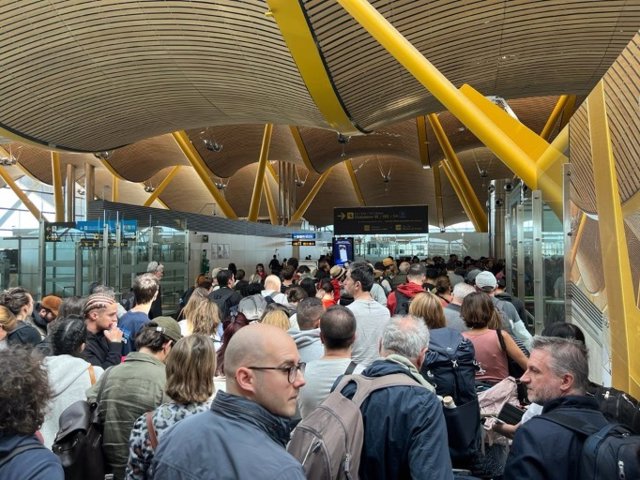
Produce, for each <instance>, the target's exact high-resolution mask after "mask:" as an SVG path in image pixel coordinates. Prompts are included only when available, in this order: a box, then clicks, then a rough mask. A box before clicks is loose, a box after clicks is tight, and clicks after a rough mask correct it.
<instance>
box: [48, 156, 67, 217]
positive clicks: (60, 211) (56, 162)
mask: <svg viewBox="0 0 640 480" xmlns="http://www.w3.org/2000/svg"><path fill="white" fill-rule="evenodd" d="M51 177H52V179H53V200H54V201H53V203H54V206H55V209H56V222H64V198H63V197H62V170H61V169H60V154H59V153H58V152H51Z"/></svg>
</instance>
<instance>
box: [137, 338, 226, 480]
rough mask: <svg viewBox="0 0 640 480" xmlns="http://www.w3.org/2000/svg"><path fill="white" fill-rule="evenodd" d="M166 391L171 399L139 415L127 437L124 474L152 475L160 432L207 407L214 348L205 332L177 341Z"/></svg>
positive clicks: (214, 366)
mask: <svg viewBox="0 0 640 480" xmlns="http://www.w3.org/2000/svg"><path fill="white" fill-rule="evenodd" d="M166 367H167V384H166V392H167V395H168V396H169V397H170V398H171V400H172V401H170V402H167V403H164V404H162V405H160V406H159V407H158V408H156V409H155V410H154V411H153V412H147V413H146V414H144V415H142V416H140V417H139V418H138V419H137V420H136V422H135V423H134V425H133V430H131V435H130V437H129V460H128V462H127V470H126V478H127V479H129V480H138V479H145V478H153V472H152V471H151V463H152V461H153V455H154V450H155V448H156V445H157V442H158V440H161V439H162V434H163V433H164V432H165V431H166V430H167V429H168V428H169V427H170V426H172V425H173V424H175V423H177V422H179V421H180V420H182V419H183V418H186V417H189V416H191V415H194V414H196V413H199V412H203V411H206V410H209V408H210V405H211V400H212V398H213V393H214V390H215V388H214V384H213V377H214V375H215V371H216V352H215V349H214V348H213V344H212V343H211V340H210V339H209V338H208V337H207V336H205V335H198V334H194V335H190V336H188V337H184V338H182V339H180V340H178V341H177V342H176V344H175V345H174V346H173V348H172V349H171V351H170V353H169V355H168V357H167V361H166Z"/></svg>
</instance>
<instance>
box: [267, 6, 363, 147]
mask: <svg viewBox="0 0 640 480" xmlns="http://www.w3.org/2000/svg"><path fill="white" fill-rule="evenodd" d="M267 4H268V5H269V9H270V10H269V14H270V15H273V16H274V17H275V19H276V22H277V23H278V27H279V28H280V32H281V33H282V38H284V41H285V42H286V44H287V47H288V48H289V51H290V52H291V56H292V57H293V59H294V60H295V62H296V65H297V67H298V71H299V72H300V76H301V77H302V79H303V80H304V83H305V84H306V86H307V90H308V91H309V94H310V95H311V98H312V99H313V101H314V102H315V104H316V106H317V107H318V110H320V113H322V115H323V117H324V118H325V120H326V121H327V123H328V124H329V126H330V127H331V128H332V129H334V130H336V131H338V132H342V133H343V134H345V135H353V134H356V133H359V130H358V128H357V126H355V125H354V124H353V123H352V120H351V118H350V117H349V113H348V112H347V111H346V110H345V108H344V107H343V105H342V101H341V100H340V98H339V97H338V94H337V92H336V89H335V87H334V85H333V82H332V80H331V77H330V76H329V73H328V72H327V69H326V66H325V64H324V60H323V58H322V56H321V54H320V51H319V50H318V44H317V42H316V39H315V37H314V35H313V33H312V32H311V30H310V28H309V24H308V22H307V17H306V16H305V13H304V11H303V7H302V2H297V1H291V0H267Z"/></svg>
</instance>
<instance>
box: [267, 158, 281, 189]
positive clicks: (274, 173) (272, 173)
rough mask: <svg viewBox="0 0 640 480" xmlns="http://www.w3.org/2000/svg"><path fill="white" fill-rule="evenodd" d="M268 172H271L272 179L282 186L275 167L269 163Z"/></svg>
mask: <svg viewBox="0 0 640 480" xmlns="http://www.w3.org/2000/svg"><path fill="white" fill-rule="evenodd" d="M267 170H269V173H270V174H271V177H273V179H274V180H275V181H276V183H277V184H278V185H280V178H279V177H278V172H276V169H275V168H273V165H271V162H267Z"/></svg>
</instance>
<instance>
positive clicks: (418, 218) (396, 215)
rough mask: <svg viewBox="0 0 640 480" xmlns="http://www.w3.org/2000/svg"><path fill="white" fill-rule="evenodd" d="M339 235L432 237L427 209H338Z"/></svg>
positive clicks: (335, 227) (335, 224) (336, 226)
mask: <svg viewBox="0 0 640 480" xmlns="http://www.w3.org/2000/svg"><path fill="white" fill-rule="evenodd" d="M333 232H334V234H335V235H376V234H403V233H428V232H429V213H428V207H427V205H408V206H395V207H352V208H348V207H338V208H334V209H333Z"/></svg>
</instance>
